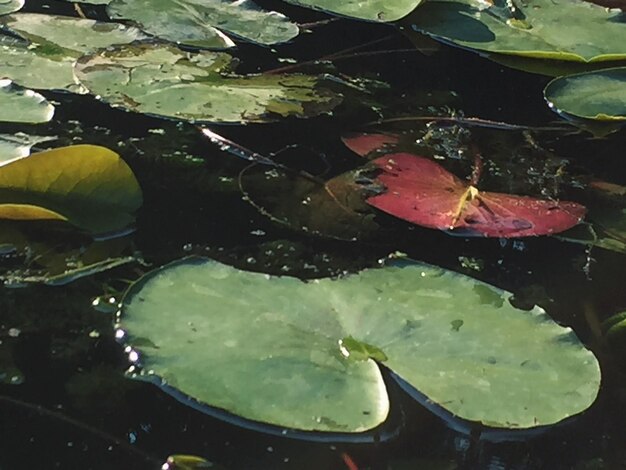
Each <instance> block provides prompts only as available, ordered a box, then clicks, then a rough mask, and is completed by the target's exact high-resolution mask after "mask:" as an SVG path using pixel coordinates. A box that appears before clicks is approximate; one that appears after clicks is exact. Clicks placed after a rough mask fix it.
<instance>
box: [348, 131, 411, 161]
mask: <svg viewBox="0 0 626 470" xmlns="http://www.w3.org/2000/svg"><path fill="white" fill-rule="evenodd" d="M341 141H342V142H343V143H344V144H345V145H346V147H348V148H349V149H350V150H352V151H353V152H354V153H356V154H357V155H360V156H361V157H367V156H368V155H370V154H372V153H378V152H382V151H385V150H389V147H391V146H393V145H395V144H397V143H398V142H399V141H400V139H399V138H398V136H397V135H393V134H350V135H346V136H343V137H342V138H341ZM387 153H389V152H387Z"/></svg>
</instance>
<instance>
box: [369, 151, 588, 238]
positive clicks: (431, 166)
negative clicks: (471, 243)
mask: <svg viewBox="0 0 626 470" xmlns="http://www.w3.org/2000/svg"><path fill="white" fill-rule="evenodd" d="M373 163H374V164H375V165H376V166H377V167H379V168H380V169H381V170H382V173H381V174H380V175H378V177H377V178H376V180H377V181H378V182H380V183H381V184H382V185H383V186H385V187H386V188H387V190H386V191H385V192H383V193H382V194H379V195H376V196H372V197H370V198H368V199H367V201H366V202H367V203H368V204H370V205H372V206H374V207H376V208H377V209H380V210H382V211H384V212H387V213H388V214H391V215H394V216H396V217H398V218H400V219H403V220H407V221H409V222H411V223H414V224H416V225H421V226H424V227H430V228H436V229H439V230H451V231H454V232H455V233H459V234H461V235H465V236H485V237H503V238H512V237H526V236H532V235H551V234H554V233H558V232H562V231H564V230H566V229H568V228H571V227H573V226H574V225H576V224H577V223H578V222H580V220H581V219H582V218H583V217H584V215H585V207H584V206H582V205H580V204H577V203H575V202H568V201H549V200H543V199H535V198H531V197H527V196H515V195H511V194H502V193H493V192H487V191H479V190H478V189H477V188H475V187H473V186H471V185H469V184H468V183H467V182H465V181H462V180H460V179H459V178H457V177H456V176H455V175H453V174H452V173H450V172H448V171H447V170H446V169H444V168H443V167H442V166H440V165H439V164H437V163H435V162H434V161H432V160H429V159H427V158H424V157H418V156H416V155H411V154H408V153H397V154H391V155H386V156H384V157H381V158H378V159H376V160H374V162H373Z"/></svg>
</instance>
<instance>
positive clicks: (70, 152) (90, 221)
mask: <svg viewBox="0 0 626 470" xmlns="http://www.w3.org/2000/svg"><path fill="white" fill-rule="evenodd" d="M141 203H142V196H141V189H140V188H139V184H138V183H137V180H136V179H135V177H134V175H133V173H132V171H131V170H130V168H129V167H128V165H126V163H125V162H124V161H123V160H122V159H121V158H120V157H119V155H117V154H116V153H115V152H113V151H111V150H109V149H107V148H104V147H98V146H95V145H75V146H71V147H61V148H58V149H54V150H48V151H45V152H40V153H36V154H33V155H31V156H30V157H28V158H22V159H18V160H14V161H12V162H10V163H7V164H5V165H3V166H1V167H0V218H5V219H12V220H61V221H67V222H69V223H71V224H73V225H75V226H77V227H79V228H81V229H84V230H87V231H90V232H93V233H96V234H101V233H106V232H115V231H118V230H120V229H122V228H124V227H126V226H127V225H129V224H130V223H131V222H132V221H133V220H134V216H133V212H134V211H136V210H137V209H138V208H139V207H140V206H141Z"/></svg>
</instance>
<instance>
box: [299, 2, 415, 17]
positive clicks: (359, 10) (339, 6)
mask: <svg viewBox="0 0 626 470" xmlns="http://www.w3.org/2000/svg"><path fill="white" fill-rule="evenodd" d="M287 2H289V3H293V4H295V5H300V6H303V7H307V8H314V9H316V10H323V11H327V12H329V13H334V14H337V15H342V16H349V17H351V18H357V19H360V20H368V21H396V20H399V19H400V18H403V17H405V16H406V15H408V14H409V13H411V12H412V11H413V10H415V9H416V8H417V7H418V5H420V4H421V3H422V2H423V0H394V1H392V2H389V1H385V0H343V1H341V2H337V1H336V0H287Z"/></svg>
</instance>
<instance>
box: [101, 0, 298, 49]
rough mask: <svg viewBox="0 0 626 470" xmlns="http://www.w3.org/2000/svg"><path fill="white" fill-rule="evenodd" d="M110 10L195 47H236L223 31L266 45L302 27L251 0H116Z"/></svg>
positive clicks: (291, 35) (161, 35) (113, 14)
mask: <svg viewBox="0 0 626 470" xmlns="http://www.w3.org/2000/svg"><path fill="white" fill-rule="evenodd" d="M107 11H108V12H109V16H111V18H113V19H129V20H133V21H134V22H135V23H137V24H138V25H139V26H140V27H141V29H143V30H144V31H146V32H147V33H150V34H153V35H155V36H157V37H159V38H162V39H166V40H168V41H172V42H176V43H178V44H185V45H189V46H194V47H205V48H210V49H226V48H228V47H232V46H234V45H235V44H234V43H233V42H232V41H231V40H230V39H229V38H228V37H226V36H225V35H224V34H223V33H222V32H221V31H226V32H228V33H231V34H234V35H236V36H238V37H240V38H242V39H244V40H247V41H252V42H256V43H259V44H264V45H269V44H275V43H280V42H286V41H289V40H290V39H293V38H294V37H295V36H297V35H298V26H297V25H296V24H295V23H291V22H290V21H289V20H288V19H287V17H286V16H284V15H281V14H280V13H277V12H272V11H264V10H262V9H261V8H260V7H259V6H257V5H256V4H255V3H253V2H252V1H251V0H244V1H238V2H232V1H230V0H113V1H112V2H111V3H110V4H109V6H108V7H107ZM217 28H219V29H217Z"/></svg>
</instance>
